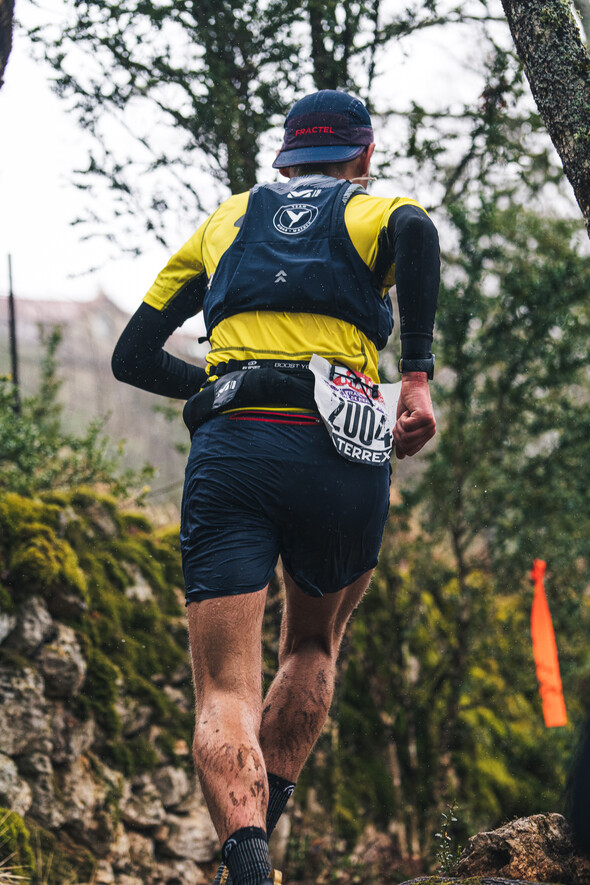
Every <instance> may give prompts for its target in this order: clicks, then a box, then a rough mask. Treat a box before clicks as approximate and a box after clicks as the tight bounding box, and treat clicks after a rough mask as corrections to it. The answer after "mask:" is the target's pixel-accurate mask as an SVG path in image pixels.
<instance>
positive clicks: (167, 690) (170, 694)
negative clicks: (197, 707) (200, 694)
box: [162, 685, 192, 713]
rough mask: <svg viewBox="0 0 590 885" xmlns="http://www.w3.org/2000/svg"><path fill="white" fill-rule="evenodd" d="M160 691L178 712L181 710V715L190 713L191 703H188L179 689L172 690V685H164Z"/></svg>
mask: <svg viewBox="0 0 590 885" xmlns="http://www.w3.org/2000/svg"><path fill="white" fill-rule="evenodd" d="M162 690H163V692H164V694H165V695H166V697H167V698H168V700H170V701H172V703H173V704H176V706H177V707H178V709H179V710H182V712H183V713H189V712H190V710H191V708H192V702H191V701H189V699H188V698H187V696H186V694H185V693H184V692H183V691H181V690H180V689H179V688H174V686H173V685H165V686H164V688H163V689H162Z"/></svg>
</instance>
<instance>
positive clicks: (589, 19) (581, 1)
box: [574, 0, 590, 43]
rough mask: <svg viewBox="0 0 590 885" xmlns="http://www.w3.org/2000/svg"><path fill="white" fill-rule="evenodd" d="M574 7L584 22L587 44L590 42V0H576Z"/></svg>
mask: <svg viewBox="0 0 590 885" xmlns="http://www.w3.org/2000/svg"><path fill="white" fill-rule="evenodd" d="M574 6H575V7H576V9H577V10H578V15H579V16H580V18H581V20H582V27H583V28H584V36H585V37H586V43H588V41H589V40H590V0H574Z"/></svg>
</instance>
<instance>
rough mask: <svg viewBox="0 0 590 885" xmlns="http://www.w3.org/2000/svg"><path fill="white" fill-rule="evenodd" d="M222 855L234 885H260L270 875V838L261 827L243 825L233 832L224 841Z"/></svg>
mask: <svg viewBox="0 0 590 885" xmlns="http://www.w3.org/2000/svg"><path fill="white" fill-rule="evenodd" d="M221 857H222V858H223V861H224V863H225V864H226V866H227V868H228V869H229V873H230V876H231V879H232V882H233V883H234V885H260V883H261V882H263V881H264V880H265V879H268V878H269V876H270V871H271V869H272V864H271V862H270V855H269V853H268V840H267V838H266V833H265V832H264V830H261V829H260V828H259V827H242V828H241V829H239V830H236V832H235V833H232V835H231V836H230V837H229V839H226V841H225V842H224V843H223V847H222V849H221Z"/></svg>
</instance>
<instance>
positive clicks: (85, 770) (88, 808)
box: [58, 756, 123, 858]
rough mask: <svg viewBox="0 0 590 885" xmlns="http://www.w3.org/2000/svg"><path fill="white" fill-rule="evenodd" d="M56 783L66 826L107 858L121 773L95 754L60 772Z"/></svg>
mask: <svg viewBox="0 0 590 885" xmlns="http://www.w3.org/2000/svg"><path fill="white" fill-rule="evenodd" d="M58 784H59V790H60V794H61V796H62V800H63V807H64V818H65V820H64V824H65V827H66V829H67V830H68V832H69V833H70V834H71V835H72V836H74V838H75V839H77V840H79V841H80V842H82V843H83V844H84V845H87V846H88V847H89V848H90V849H91V851H92V852H93V853H94V854H96V855H97V857H100V858H106V855H108V853H109V849H110V843H111V840H112V839H114V838H115V832H116V829H115V828H116V818H117V810H118V808H117V806H118V797H119V795H120V794H121V793H122V792H123V777H122V775H119V774H117V773H116V772H113V771H111V770H110V769H109V768H107V767H106V766H105V765H102V764H101V763H100V762H99V760H98V759H96V758H92V759H91V758H89V757H88V756H81V757H80V758H79V759H77V760H75V761H74V762H73V763H72V764H71V765H70V766H68V767H67V768H65V769H64V770H63V771H60V772H59V776H58Z"/></svg>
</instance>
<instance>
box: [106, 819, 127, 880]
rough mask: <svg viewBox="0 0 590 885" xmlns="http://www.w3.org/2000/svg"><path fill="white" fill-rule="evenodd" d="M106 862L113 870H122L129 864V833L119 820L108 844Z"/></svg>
mask: <svg viewBox="0 0 590 885" xmlns="http://www.w3.org/2000/svg"><path fill="white" fill-rule="evenodd" d="M107 860H108V862H109V863H110V865H111V866H112V868H113V870H116V871H124V870H126V869H128V868H129V866H130V864H131V841H130V839H129V833H128V832H127V830H126V829H125V827H124V826H123V824H122V823H121V821H119V822H118V823H117V826H116V828H115V832H114V835H113V838H112V840H111V843H110V845H109V853H108V857H107Z"/></svg>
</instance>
